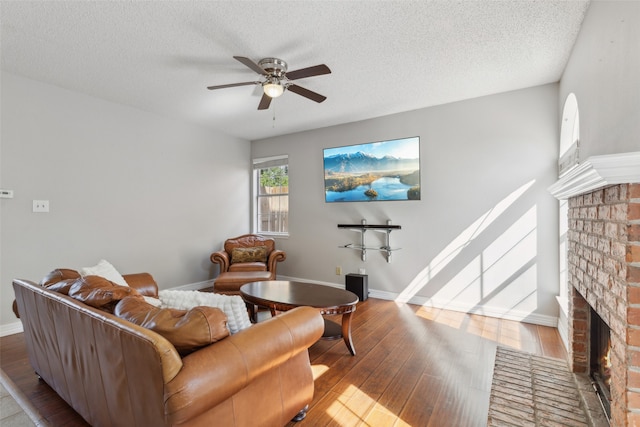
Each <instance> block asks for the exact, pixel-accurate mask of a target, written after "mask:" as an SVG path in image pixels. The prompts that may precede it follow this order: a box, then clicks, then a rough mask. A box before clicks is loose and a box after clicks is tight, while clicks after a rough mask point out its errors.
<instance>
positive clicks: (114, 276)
mask: <svg viewBox="0 0 640 427" xmlns="http://www.w3.org/2000/svg"><path fill="white" fill-rule="evenodd" d="M78 272H79V273H80V275H81V276H83V277H84V276H100V277H104V278H105V279H107V280H109V281H111V282H113V283H115V284H116V285H120V286H129V284H128V283H127V281H126V280H124V277H122V275H121V274H120V273H118V270H116V268H115V267H114V266H113V265H111V264H110V263H109V262H108V261H105V260H103V259H102V260H100V262H99V263H98V264H97V265H94V266H93V267H83V268H81V269H80V270H79V271H78Z"/></svg>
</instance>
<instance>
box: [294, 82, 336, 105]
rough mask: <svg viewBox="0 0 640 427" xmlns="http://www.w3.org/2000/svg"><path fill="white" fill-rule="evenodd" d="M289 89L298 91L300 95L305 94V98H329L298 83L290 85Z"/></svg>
mask: <svg viewBox="0 0 640 427" xmlns="http://www.w3.org/2000/svg"><path fill="white" fill-rule="evenodd" d="M287 89H288V90H290V91H291V92H293V93H297V94H298V95H301V96H304V97H305V98H309V99H310V100H312V101H316V102H322V101H324V100H325V99H327V97H326V96H323V95H320V94H319V93H316V92H314V91H311V90H309V89H305V88H303V87H301V86H298V85H289V86H288V87H287Z"/></svg>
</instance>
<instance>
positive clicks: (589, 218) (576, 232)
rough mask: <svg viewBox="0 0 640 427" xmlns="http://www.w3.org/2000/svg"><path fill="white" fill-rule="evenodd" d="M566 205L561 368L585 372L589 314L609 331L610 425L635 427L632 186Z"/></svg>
mask: <svg viewBox="0 0 640 427" xmlns="http://www.w3.org/2000/svg"><path fill="white" fill-rule="evenodd" d="M568 204H569V205H568V223H569V224H568V225H569V228H568V232H567V242H568V245H567V246H568V255H567V261H568V284H569V313H568V320H569V321H568V323H569V331H568V337H569V339H568V341H569V343H568V344H569V348H568V352H569V363H570V365H571V368H572V369H573V371H574V372H576V373H589V368H590V364H591V362H592V361H591V360H590V357H591V355H590V351H589V350H590V347H591V343H590V326H591V322H592V316H593V315H592V312H591V309H593V311H595V313H597V315H598V316H599V317H600V318H601V319H602V320H603V321H604V322H605V323H606V324H607V325H608V326H609V328H610V340H611V353H610V360H611V384H610V391H611V425H612V426H615V427H618V426H640V184H637V183H633V184H617V185H610V186H606V187H604V188H601V189H598V190H594V191H590V192H585V193H583V194H579V195H575V196H572V197H570V198H569V199H568ZM594 322H595V320H594Z"/></svg>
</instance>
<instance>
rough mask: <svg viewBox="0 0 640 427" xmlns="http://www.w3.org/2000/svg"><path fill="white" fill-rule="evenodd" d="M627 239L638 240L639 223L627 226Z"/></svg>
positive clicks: (639, 232) (639, 235) (639, 236)
mask: <svg viewBox="0 0 640 427" xmlns="http://www.w3.org/2000/svg"><path fill="white" fill-rule="evenodd" d="M627 240H628V241H630V242H640V224H631V225H629V226H628V227H627Z"/></svg>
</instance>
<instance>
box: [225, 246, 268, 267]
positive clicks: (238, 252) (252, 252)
mask: <svg viewBox="0 0 640 427" xmlns="http://www.w3.org/2000/svg"><path fill="white" fill-rule="evenodd" d="M239 262H267V247H266V246H254V247H252V248H233V250H232V251H231V264H237V263H239Z"/></svg>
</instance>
